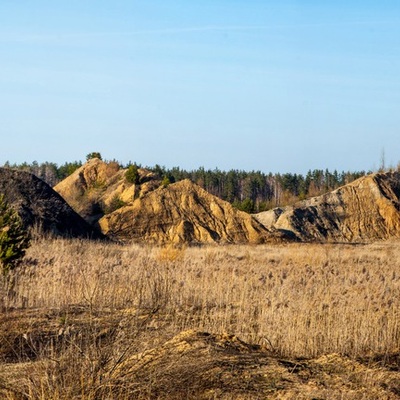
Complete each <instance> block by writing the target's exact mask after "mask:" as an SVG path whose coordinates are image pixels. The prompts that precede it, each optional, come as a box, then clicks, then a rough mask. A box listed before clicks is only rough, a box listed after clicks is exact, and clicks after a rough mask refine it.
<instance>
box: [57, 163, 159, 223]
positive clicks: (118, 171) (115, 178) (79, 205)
mask: <svg viewBox="0 0 400 400" xmlns="http://www.w3.org/2000/svg"><path fill="white" fill-rule="evenodd" d="M126 171H127V170H126V169H123V168H120V166H119V164H118V163H116V162H104V161H102V160H100V159H98V158H93V159H91V160H89V161H88V162H87V163H86V164H84V165H83V166H82V167H80V168H79V169H77V170H76V171H75V172H74V173H73V174H71V175H70V176H68V177H67V178H66V179H64V180H63V181H62V182H60V183H59V184H58V185H56V186H55V187H54V190H55V191H57V192H58V193H59V194H60V195H61V196H62V197H63V198H64V199H65V200H66V201H67V202H68V204H70V205H71V207H72V208H73V209H74V210H75V211H76V212H77V213H78V214H79V215H81V216H82V217H83V218H84V219H85V220H86V221H88V222H89V223H95V222H97V220H99V219H100V218H101V217H102V216H103V215H104V214H105V213H108V212H111V211H113V209H115V208H118V207H121V206H122V205H125V204H129V203H131V202H133V200H134V199H135V198H136V197H140V196H142V195H143V194H145V193H147V192H148V191H151V190H154V189H155V188H157V187H158V186H159V185H160V181H159V179H157V177H156V175H155V174H154V173H152V172H150V171H147V170H145V169H142V168H139V170H138V175H139V176H138V181H137V183H136V184H135V183H130V182H128V181H127V179H126V177H125V174H126Z"/></svg>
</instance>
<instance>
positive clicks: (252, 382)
mask: <svg viewBox="0 0 400 400" xmlns="http://www.w3.org/2000/svg"><path fill="white" fill-rule="evenodd" d="M377 370H379V371H380V376H379V377H378V376H376V377H375V378H374V379H371V378H372V376H373V375H372V374H373V370H372V369H370V368H369V367H367V366H365V365H363V364H362V363H360V362H357V361H355V360H351V359H348V358H346V357H342V356H340V355H338V354H329V355H326V356H322V357H320V358H317V359H311V360H305V359H301V360H295V359H294V360H287V359H282V358H279V357H277V356H276V355H274V354H272V353H271V352H269V351H268V350H267V349H265V348H263V347H262V346H258V345H251V344H248V343H245V342H243V341H241V340H240V339H238V338H237V337H236V336H234V335H228V334H210V333H206V332H199V331H194V330H189V331H184V332H182V333H180V334H178V335H177V336H175V337H174V338H173V339H171V340H170V341H167V342H166V343H165V344H163V345H162V346H160V347H157V348H154V349H152V350H149V351H146V352H144V353H141V354H137V355H135V356H133V357H131V358H129V359H127V360H126V361H125V362H123V363H121V365H120V366H118V368H116V369H115V370H114V372H113V374H114V375H113V377H114V379H115V380H114V382H113V383H114V385H115V386H116V387H127V385H128V386H129V385H130V386H131V387H130V390H131V391H133V392H136V393H138V394H139V393H141V392H142V393H143V394H144V393H145V392H146V390H148V389H147V388H149V387H151V393H152V395H151V396H150V397H149V398H157V399H161V398H162V399H167V398H168V399H181V398H193V399H194V398H196V399H216V398H218V399H244V398H245V399H260V398H269V399H283V398H285V399H313V398H321V399H322V398H324V399H325V398H333V397H330V396H332V395H333V394H335V396H337V395H339V394H340V398H352V399H383V398H385V399H395V398H397V397H396V393H397V391H398V390H399V389H400V386H399V382H398V378H399V373H398V372H390V371H388V370H385V369H379V368H378V367H377V365H375V372H376V371H377ZM350 394H351V397H350ZM334 398H336V397H334ZM337 398H339V397H337Z"/></svg>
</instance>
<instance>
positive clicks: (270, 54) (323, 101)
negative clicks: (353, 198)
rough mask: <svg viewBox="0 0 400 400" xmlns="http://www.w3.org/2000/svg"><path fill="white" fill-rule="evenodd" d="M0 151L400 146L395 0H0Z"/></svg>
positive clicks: (277, 168)
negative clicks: (55, 0) (197, 0)
mask: <svg viewBox="0 0 400 400" xmlns="http://www.w3.org/2000/svg"><path fill="white" fill-rule="evenodd" d="M0 57H1V58H0V121H1V124H0V137H1V146H0V164H2V163H4V162H5V161H7V160H8V161H10V162H12V163H13V162H17V163H19V162H23V161H27V162H32V161H34V160H36V161H38V162H44V161H52V162H56V163H58V164H62V163H64V162H65V161H74V160H84V159H85V156H86V154H88V153H89V152H91V151H100V152H101V153H102V155H103V158H106V159H117V160H119V161H121V162H123V163H126V162H128V161H136V162H138V163H140V164H142V165H155V164H160V165H165V166H167V167H172V166H180V167H182V168H185V169H192V168H197V167H199V166H204V167H205V168H212V169H213V168H215V167H218V168H220V169H231V168H234V169H244V170H253V169H254V170H261V171H264V172H298V173H304V172H306V171H307V170H308V169H315V168H319V169H325V168H329V169H331V170H333V169H338V170H362V169H364V170H368V169H373V168H377V167H378V166H379V164H380V159H381V155H382V152H383V151H384V154H385V161H386V164H387V165H390V164H391V165H393V166H396V165H397V163H398V162H399V161H400V112H399V105H400V76H399V75H400V3H399V2H395V1H379V2H378V1H354V0H348V1H335V2H322V1H307V0H302V1H279V2H278V1H255V0H248V1H240V0H230V1H225V0H220V1H209V0H203V1H201V2H194V1H188V0H186V1H177V0H176V1H173V0H164V1H153V0H146V1H127V0H125V1H123V0H120V1H118V0H114V1H101V0H97V1H94V0H85V1H83V0H79V1H78V0H69V1H58V2H54V1H41V0H35V1H28V0H19V1H11V0H1V1H0Z"/></svg>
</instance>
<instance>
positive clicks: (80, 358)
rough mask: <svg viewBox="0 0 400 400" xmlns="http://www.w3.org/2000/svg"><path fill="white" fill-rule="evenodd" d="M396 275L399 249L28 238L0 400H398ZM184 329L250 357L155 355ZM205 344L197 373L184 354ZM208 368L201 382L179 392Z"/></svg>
mask: <svg viewBox="0 0 400 400" xmlns="http://www.w3.org/2000/svg"><path fill="white" fill-rule="evenodd" d="M399 271H400V250H399V246H398V241H387V242H378V243H375V244H368V245H344V244H325V245H322V244H298V243H297V244H285V245H258V246H249V245H247V246H240V245H232V246H204V247H179V248H178V247H169V246H167V247H156V246H152V247H150V246H139V245H135V244H132V245H124V246H121V245H117V244H113V243H108V244H105V243H97V242H89V241H85V240H76V239H75V240H67V239H52V238H47V239H43V238H42V239H36V240H34V241H33V243H32V246H31V248H29V249H28V250H27V254H26V256H25V258H24V260H23V263H22V264H21V265H20V267H19V268H18V269H16V270H15V271H13V279H14V287H13V290H14V291H13V294H12V296H9V297H8V303H7V304H5V305H4V307H3V312H2V314H1V324H0V359H1V360H2V365H0V393H1V394H2V398H8V399H50V398H51V399H71V398H77V399H109V398H118V399H119V398H122V399H124V398H126V399H128V398H129V399H130V398H141V399H147V398H175V399H177V398H192V399H195V398H196V399H197V398H207V399H208V398H210V399H211V398H226V399H228V398H241V399H250V398H254V399H256V398H292V399H311V398H321V399H339V398H340V399H379V398H381V399H390V398H393V399H396V398H398V396H400V383H399V382H400V372H399V368H400V353H399V345H400V272H399ZM188 330H189V332H209V333H214V334H234V335H236V336H235V337H238V338H240V339H241V340H243V341H244V342H247V343H250V344H251V346H253V347H251V348H252V349H257V351H256V350H251V351H250V350H248V351H247V350H246V349H247V348H246V349H245V348H244V347H243V346H245V345H244V344H243V345H241V346H242V347H240V349H239V350H238V347H237V346H236V345H235V346H236V347H235V349H234V350H232V349H231V348H230V347H229V346H233V344H232V343H233V342H231V339H229V338H232V337H231V336H226V338H225V339H224V340H223V343H224V344H223V345H222V344H221V340H222V339H221V338H220V339H218V340H219V342H218V341H217V339H215V337H213V336H209V337H208V339H207V340H205V339H204V340H205V341H204V342H201V343H203V344H202V345H198V346H197V347H196V346H194V347H193V349H192V350H190V352H189V353H187V352H186V350H185V351H184V350H179V351H181V353H179V354H181V356H179V357H177V358H173V357H172V356H171V354H172V353H171V352H172V350H171V346H170V347H168V346H167V347H165V346H164V347H163V345H164V343H166V342H167V341H168V340H170V339H171V338H173V337H175V336H176V335H179V334H180V333H181V332H186V331H188ZM211 338H214V339H211ZM180 340H181V339H180ZM182 340H183V339H182ZM191 340H192V341H191ZM191 340H189V339H187V340H186V342H185V343H186V344H185V346H186V345H187V346H189V344H188V343H192V342H193V341H194V339H191ZM196 340H197V339H196ZM212 340H215V343H216V344H215V348H216V349H217V350H215V349H214V348H213V349H214V350H212V351H213V352H214V353H212V351H211V350H209V351H208V352H207V353H204V355H203V364H202V358H201V357H200V356H199V354H200V353H196V352H198V351H201V349H203V348H205V346H211V341H212ZM244 342H243V343H244ZM173 343H175V342H173ZM179 343H181V342H179ZM196 343H197V342H196ZM204 343H206V344H204ZM235 343H237V342H235ZM239 343H242V342H239ZM160 346H161V347H160ZM249 346H250V345H249ZM228 347H229V349H231V350H229V351H228V350H227V349H228ZM173 348H174V349H175V347H173ZM176 348H178V347H176ZM185 348H186V347H185ZM249 348H250V347H249ZM157 349H158V350H157ZM177 351H178V350H177ZM224 351H225V352H227V353H226V357H225V353H224ZM254 351H256V352H255V353H254ZM210 352H211V353H210ZM188 354H189V355H188ZM206 354H208V356H206ZM210 354H214V356H213V357H212V358H210V357H211V356H210ZM239 355H240V356H239ZM143 357H145V359H147V358H146V357H149V358H148V362H146V363H145V364H143ZM168 357H170V358H168ZM171 357H172V358H171ZM207 357H209V358H207ZM221 357H225V358H221ZM235 357H236V358H235ZM268 357H270V358H268ZM167 360H169V361H168V362H167ZM206 360H208V361H206ZM272 360H274V361H272ZM207 362H209V363H212V365H211V364H207ZM140 363H142V364H140ZM215 363H217V364H218V366H217V365H216V364H215ZM274 363H275V364H276V363H277V364H276V369H274V368H275V367H274V368H273V365H275V364H274ZM153 364H154V366H155V367H154V369H151V366H152V365H153ZM278 364H279V368H280V369H279V368H278ZM267 365H269V367H268V368H269V369H268V368H267ZM135 366H140V368H139V367H137V368H136V367H135ZM167 366H168V368H167ZM201 366H203V367H204V368H205V370H204V371H203V372H202V373H201V374H200V372H199V371H200V370H199V368H201ZM217 367H218V371H220V372H219V374H220V375H213V376H212V377H211V376H208V375H207V376H208V378H207V382H208V383H206V381H204V382H203V383H201V382H202V381H201V380H197V381H196V380H193V379H191V376H196V374H197V373H198V374H199V376H200V375H201V376H206V375H204V374H206V370H207V371H209V373H211V372H210V371H214V370H215V368H217ZM135 368H136V369H135ZM143 368H144V369H143ZM146 368H150V369H146ZM213 368H214V369H213ZM224 368H225V369H224ZM282 368H283V369H282ZM261 370H262V371H264V370H265V371H267V372H265V373H263V374H259V375H257V377H255V375H254V374H255V372H256V371H261ZM139 371H147V372H146V374H147V375H146V377H145V376H144V375H143V373H142V374H141V373H140V372H139ZM221 371H222V372H221ZM274 371H275V372H274ZM282 371H283V372H282ZM189 373H190V374H192V375H190V376H189V375H187V374H189ZM151 374H153V375H151ZM185 374H186V375H185ZM193 374H194V375H193ZM221 374H222V375H221ZM223 374H228V375H223ZM152 376H153V378H151V377H152ZM221 376H225V377H226V380H224V379H225V378H224V379H223V378H221ZM246 376H247V378H246ZM217 377H218V382H217V383H215V382H216V381H215V379H217ZM249 377H250V378H251V379H250V378H249ZM199 379H200V378H199ZM246 379H248V380H247V381H246ZM214 381H215V382H214ZM212 382H214V383H215V387H211V386H212ZM246 382H247V383H246ZM168 385H169V386H168ZM196 385H197V386H196ZM207 385H208V386H207ZM210 385H211V386H210ZM217 387H218V388H219V389H218V390H220V391H219V392H218V391H216V390H217V389H216V388H217ZM221 388H225V389H224V390H225V391H224V390H222V389H221ZM229 388H230V389H229ZM221 390H222V391H221ZM183 393H185V395H183ZM266 393H267V394H268V396H267V397H263V396H265V394H266ZM280 396H281V397H280ZM285 396H286V397H285Z"/></svg>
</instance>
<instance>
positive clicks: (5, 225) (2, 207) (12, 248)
mask: <svg viewBox="0 0 400 400" xmlns="http://www.w3.org/2000/svg"><path fill="white" fill-rule="evenodd" d="M28 246H29V234H28V232H27V231H26V230H25V229H24V227H23V224H22V220H21V218H20V216H19V215H18V213H17V212H16V211H15V210H14V209H13V208H12V207H11V206H10V205H9V204H8V203H7V201H6V200H5V198H4V195H0V263H1V271H2V274H3V276H7V275H8V273H9V271H10V270H12V269H14V268H15V267H16V266H17V264H18V262H19V261H20V260H21V258H22V257H23V256H24V255H25V250H26V249H27V248H28Z"/></svg>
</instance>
